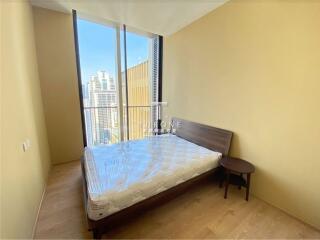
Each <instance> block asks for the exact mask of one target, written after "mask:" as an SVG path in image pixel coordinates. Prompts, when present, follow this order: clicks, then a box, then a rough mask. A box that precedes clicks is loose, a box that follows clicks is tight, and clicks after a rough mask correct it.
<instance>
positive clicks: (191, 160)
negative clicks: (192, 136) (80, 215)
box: [85, 134, 221, 220]
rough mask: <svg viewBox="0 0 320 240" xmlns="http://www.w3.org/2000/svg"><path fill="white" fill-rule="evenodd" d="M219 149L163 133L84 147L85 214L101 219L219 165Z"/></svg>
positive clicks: (91, 217) (94, 218)
mask: <svg viewBox="0 0 320 240" xmlns="http://www.w3.org/2000/svg"><path fill="white" fill-rule="evenodd" d="M220 157H221V153H218V152H214V151H211V150H209V149H206V148H204V147H201V146H198V145H196V144H193V143H191V142H188V141H186V140H184V139H182V138H179V137H177V136H175V135H171V134H165V135H160V136H152V137H149V138H145V139H142V140H135V141H128V142H121V143H117V144H113V145H104V146H98V147H88V148H86V149H85V169H86V177H87V185H88V201H87V202H88V204H87V212H88V216H89V218H90V219H93V220H99V219H101V218H104V217H106V216H108V215H111V214H112V213H115V212H117V211H119V210H121V209H124V208H126V207H129V206H131V205H133V204H135V203H137V202H139V201H142V200H144V199H146V198H148V197H151V196H153V195H155V194H157V193H160V192H162V191H164V190H166V189H169V188H171V187H173V186H175V185H177V184H179V183H182V182H184V181H187V180H189V179H191V178H193V177H196V176H198V175H200V174H201V173H204V172H207V171H209V170H210V169H213V168H215V167H217V166H218V160H219V159H220Z"/></svg>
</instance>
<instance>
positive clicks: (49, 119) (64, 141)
mask: <svg viewBox="0 0 320 240" xmlns="http://www.w3.org/2000/svg"><path fill="white" fill-rule="evenodd" d="M33 12H34V26H35V36H36V46H37V56H38V65H39V73H40V80H41V90H42V96H43V103H44V110H45V116H46V124H47V128H48V137H49V145H50V152H51V159H52V163H53V164H56V163H62V162H68V161H73V160H78V159H79V158H80V157H81V154H82V149H83V142H82V128H81V116H80V107H79V106H80V105H79V95H78V85H77V81H78V80H77V71H76V61H75V48H74V40H73V26H72V15H70V14H64V13H59V12H56V11H51V10H46V9H43V8H37V7H34V8H33Z"/></svg>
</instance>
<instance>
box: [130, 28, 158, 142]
mask: <svg viewBox="0 0 320 240" xmlns="http://www.w3.org/2000/svg"><path fill="white" fill-rule="evenodd" d="M126 44H127V84H128V86H127V87H128V114H129V139H130V140H132V139H140V138H144V137H146V136H149V135H151V134H152V132H150V129H151V126H150V125H151V102H152V96H151V78H150V60H149V59H150V57H149V55H150V54H149V53H150V46H151V39H150V38H148V37H145V36H142V35H138V34H135V33H132V32H127V33H126Z"/></svg>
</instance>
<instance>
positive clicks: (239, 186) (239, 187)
mask: <svg viewBox="0 0 320 240" xmlns="http://www.w3.org/2000/svg"><path fill="white" fill-rule="evenodd" d="M240 177H241V178H242V177H243V176H242V173H240ZM238 189H239V190H241V182H240V183H239V185H238Z"/></svg>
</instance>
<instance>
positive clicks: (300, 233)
mask: <svg viewBox="0 0 320 240" xmlns="http://www.w3.org/2000/svg"><path fill="white" fill-rule="evenodd" d="M253 181H254V179H253ZM81 184H82V182H81V169H80V162H78V161H75V162H71V163H67V164H61V165H57V166H54V167H53V169H52V171H51V174H50V178H49V180H48V186H47V190H46V194H45V197H44V201H43V205H42V207H41V210H40V214H39V219H38V223H37V227H36V234H35V238H36V239H88V238H91V237H92V234H91V232H88V231H87V226H86V218H85V212H84V207H83V200H82V185H81ZM104 237H105V238H109V239H110V238H116V239H133V238H135V239H142V238H149V239H152V238H153V239H155V238H157V239H168V238H171V239H172V238H175V239H177V238H180V239H182V238H185V239H186V238H188V239H194V238H197V239H199V238H203V239H206V238H211V239H212V238H241V239H249V238H320V232H319V231H318V230H316V229H314V228H313V227H311V226H309V225H307V224H305V223H303V222H301V221H299V220H297V219H295V218H293V217H291V216H289V215H288V214H286V213H284V212H283V211H281V210H279V209H277V208H275V207H272V206H270V205H269V204H267V203H265V202H264V201H262V200H260V199H257V198H255V197H254V196H251V198H250V201H249V202H246V201H245V200H244V190H238V189H237V188H236V187H230V193H229V195H228V199H224V198H223V189H220V188H219V187H218V184H217V183H216V182H214V181H205V182H203V183H202V184H199V185H198V186H197V187H196V188H192V189H189V190H188V191H187V192H186V193H185V194H183V195H181V196H179V197H177V198H176V199H174V200H172V201H170V202H168V203H165V204H163V205H161V206H159V207H157V208H155V209H153V210H150V211H147V212H146V213H145V214H143V215H142V216H139V217H137V218H136V219H135V220H134V221H132V222H129V223H126V224H125V225H122V226H119V227H117V228H114V229H112V230H110V231H109V232H107V233H106V234H105V235H104Z"/></svg>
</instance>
